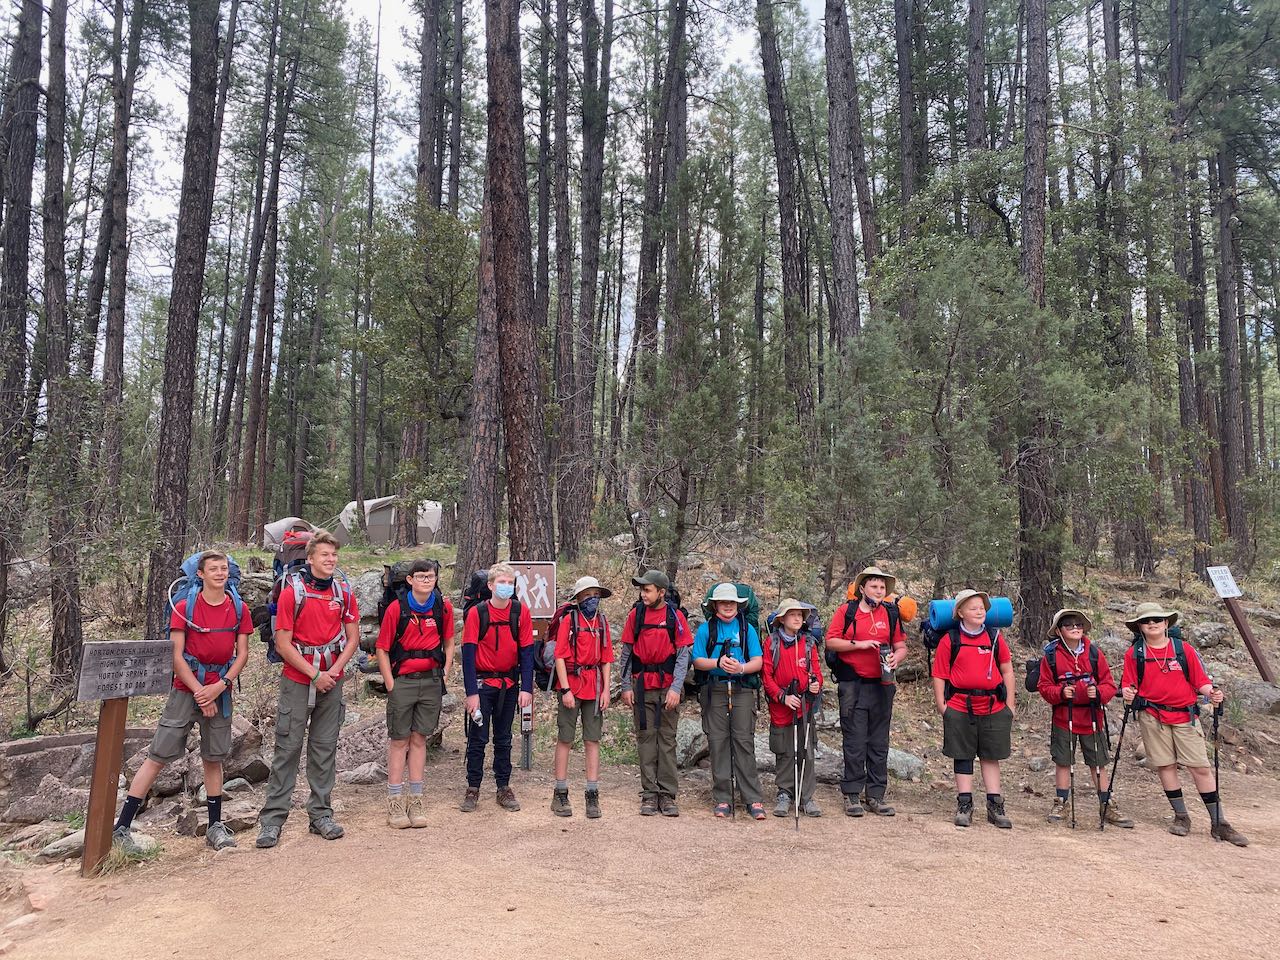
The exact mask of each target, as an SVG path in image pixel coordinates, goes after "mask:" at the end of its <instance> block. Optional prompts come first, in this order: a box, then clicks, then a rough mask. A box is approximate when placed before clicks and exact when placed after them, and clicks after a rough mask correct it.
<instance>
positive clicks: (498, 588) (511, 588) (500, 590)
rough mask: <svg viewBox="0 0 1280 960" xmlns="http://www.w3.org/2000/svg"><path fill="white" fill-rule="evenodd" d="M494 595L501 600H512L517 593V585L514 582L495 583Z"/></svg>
mask: <svg viewBox="0 0 1280 960" xmlns="http://www.w3.org/2000/svg"><path fill="white" fill-rule="evenodd" d="M493 595H494V596H495V597H497V598H498V599H499V600H510V599H511V598H512V597H514V596H515V595H516V585H515V584H514V583H495V584H494V585H493Z"/></svg>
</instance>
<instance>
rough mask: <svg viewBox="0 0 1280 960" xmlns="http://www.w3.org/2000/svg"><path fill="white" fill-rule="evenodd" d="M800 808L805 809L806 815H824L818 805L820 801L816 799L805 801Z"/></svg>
mask: <svg viewBox="0 0 1280 960" xmlns="http://www.w3.org/2000/svg"><path fill="white" fill-rule="evenodd" d="M800 809H801V810H803V811H804V815H805V816H806V817H820V816H822V808H820V807H819V806H818V803H817V801H816V800H806V801H805V802H804V803H802V804H801V805H800Z"/></svg>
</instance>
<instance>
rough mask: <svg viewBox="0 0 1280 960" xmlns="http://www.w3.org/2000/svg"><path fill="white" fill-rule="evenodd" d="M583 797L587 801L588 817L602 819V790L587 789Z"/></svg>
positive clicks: (589, 818)
mask: <svg viewBox="0 0 1280 960" xmlns="http://www.w3.org/2000/svg"><path fill="white" fill-rule="evenodd" d="M583 797H584V798H585V799H586V801H587V819H588V820H599V819H600V791H599V790H588V791H586V793H584V794H583Z"/></svg>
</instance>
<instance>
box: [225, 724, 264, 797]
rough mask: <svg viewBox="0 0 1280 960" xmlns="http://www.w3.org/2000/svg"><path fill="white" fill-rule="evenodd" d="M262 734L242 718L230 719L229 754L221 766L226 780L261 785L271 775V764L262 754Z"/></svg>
mask: <svg viewBox="0 0 1280 960" xmlns="http://www.w3.org/2000/svg"><path fill="white" fill-rule="evenodd" d="M263 747H264V744H263V739H262V732H261V731H260V730H259V729H258V728H257V727H256V726H255V725H254V724H252V723H250V722H249V721H248V720H246V719H245V718H244V717H242V716H239V715H238V714H237V715H236V716H233V717H232V718H231V753H230V755H229V756H228V757H227V759H226V760H224V761H223V764H222V775H223V777H225V778H227V779H228V780H235V779H243V780H247V781H248V782H249V783H261V782H262V781H264V780H266V779H267V777H268V776H270V774H271V764H270V761H269V760H268V758H267V756H266V754H265V752H264V749H263Z"/></svg>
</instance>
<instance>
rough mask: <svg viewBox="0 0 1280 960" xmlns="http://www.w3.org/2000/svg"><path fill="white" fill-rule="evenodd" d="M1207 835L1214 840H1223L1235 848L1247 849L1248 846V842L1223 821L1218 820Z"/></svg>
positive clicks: (1241, 834) (1242, 835)
mask: <svg viewBox="0 0 1280 960" xmlns="http://www.w3.org/2000/svg"><path fill="white" fill-rule="evenodd" d="M1209 835H1210V836H1212V837H1213V839H1215V840H1225V841H1226V842H1227V843H1230V844H1232V845H1234V846H1237V847H1247V846H1248V845H1249V841H1248V839H1247V838H1246V837H1245V835H1244V834H1243V833H1240V832H1238V831H1237V830H1236V828H1235V827H1233V826H1231V824H1229V823H1227V821H1225V820H1219V821H1218V822H1217V823H1215V824H1214V825H1213V828H1212V829H1211V830H1210V831H1209Z"/></svg>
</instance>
